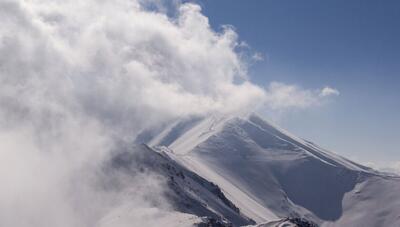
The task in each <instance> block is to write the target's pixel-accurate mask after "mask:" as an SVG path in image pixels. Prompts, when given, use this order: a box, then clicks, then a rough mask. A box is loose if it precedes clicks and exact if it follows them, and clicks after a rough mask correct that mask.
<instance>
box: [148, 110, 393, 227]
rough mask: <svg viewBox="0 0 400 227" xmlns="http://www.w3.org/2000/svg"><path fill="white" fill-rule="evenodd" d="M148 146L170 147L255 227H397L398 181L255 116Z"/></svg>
mask: <svg viewBox="0 0 400 227" xmlns="http://www.w3.org/2000/svg"><path fill="white" fill-rule="evenodd" d="M166 138H168V139H166ZM149 144H150V145H151V146H154V147H168V150H170V152H166V153H165V154H166V155H168V156H169V157H170V158H171V159H172V160H175V161H177V162H178V163H181V164H182V165H184V166H186V167H187V168H188V169H191V170H192V171H194V172H196V173H197V174H199V175H200V176H202V177H204V178H206V179H208V180H209V181H212V182H214V183H216V184H217V185H218V186H219V187H221V189H222V191H223V192H224V193H225V194H226V196H227V198H228V199H229V200H231V201H232V202H233V203H234V204H235V205H236V206H237V207H238V208H239V209H240V210H241V212H242V213H243V214H245V215H246V216H248V217H250V218H252V219H253V220H255V221H256V222H257V223H262V222H268V221H271V220H277V219H279V218H284V217H303V218H306V219H308V220H310V221H313V222H316V223H318V224H320V225H322V226H400V217H399V216H398V214H399V213H400V195H398V193H397V192H399V190H398V189H400V181H399V179H398V178H396V177H391V176H386V175H383V174H381V173H378V172H376V171H374V170H372V169H369V168H367V167H364V166H362V165H359V164H356V163H354V162H352V161H349V160H347V159H345V158H342V157H340V156H338V155H335V154H333V153H330V152H328V151H326V150H324V149H322V148H320V147H318V146H316V145H315V144H313V143H311V142H307V141H304V140H302V139H299V138H297V137H295V136H293V135H290V134H289V133H287V132H285V131H284V130H282V129H279V128H278V127H276V126H274V125H272V124H270V123H268V122H266V121H264V120H263V119H261V118H260V117H258V116H256V115H250V116H247V117H240V118H239V117H210V118H205V119H196V120H189V121H185V122H179V123H176V124H174V125H173V126H171V127H169V128H167V129H166V130H164V131H163V132H162V133H161V134H159V136H157V137H155V138H154V139H152V140H151V141H149ZM377 204H384V206H383V205H382V206H379V207H377Z"/></svg>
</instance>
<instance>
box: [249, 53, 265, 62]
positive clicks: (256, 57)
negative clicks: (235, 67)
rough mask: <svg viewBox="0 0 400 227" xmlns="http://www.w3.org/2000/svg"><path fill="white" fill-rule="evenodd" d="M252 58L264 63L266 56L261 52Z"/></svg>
mask: <svg viewBox="0 0 400 227" xmlns="http://www.w3.org/2000/svg"><path fill="white" fill-rule="evenodd" d="M251 58H252V59H253V60H254V61H264V56H263V55H262V54H261V53H260V52H255V53H254V54H253V56H251Z"/></svg>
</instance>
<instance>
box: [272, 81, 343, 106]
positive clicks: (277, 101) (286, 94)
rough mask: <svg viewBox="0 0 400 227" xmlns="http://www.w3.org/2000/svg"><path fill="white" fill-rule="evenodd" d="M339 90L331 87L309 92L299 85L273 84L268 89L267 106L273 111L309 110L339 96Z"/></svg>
mask: <svg viewBox="0 0 400 227" xmlns="http://www.w3.org/2000/svg"><path fill="white" fill-rule="evenodd" d="M339 94H340V93H339V91H338V90H336V89H333V88H331V87H324V88H323V89H317V90H309V89H303V88H301V87H299V86H297V85H289V84H284V83H280V82H272V83H270V84H269V86H268V87H267V88H266V95H265V105H266V106H267V108H269V109H271V110H277V111H281V110H287V109H293V108H299V109H304V108H309V107H312V106H319V105H321V104H322V103H323V101H324V100H325V99H326V98H327V97H329V96H338V95H339Z"/></svg>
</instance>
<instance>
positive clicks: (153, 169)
mask: <svg viewBox="0 0 400 227" xmlns="http://www.w3.org/2000/svg"><path fill="white" fill-rule="evenodd" d="M119 150H120V151H119V152H118V153H117V154H116V155H115V157H114V158H113V159H112V162H111V163H110V165H108V167H107V168H108V169H107V170H106V172H107V173H108V174H109V175H110V176H113V175H114V176H120V175H121V173H122V175H123V176H130V177H132V176H135V175H140V174H142V175H144V176H145V177H146V175H149V176H150V175H152V176H154V175H156V176H157V177H159V178H160V182H161V183H165V184H163V187H164V188H163V191H164V194H163V196H162V197H163V198H166V200H167V203H168V204H169V205H171V207H170V208H169V209H161V210H159V209H158V208H159V207H160V206H159V205H157V203H160V202H158V201H155V204H154V207H146V208H144V209H137V208H136V207H135V209H134V210H133V211H132V208H130V207H129V203H128V207H126V208H124V207H123V208H121V209H118V210H117V211H118V212H115V214H111V215H109V216H108V217H106V218H105V220H102V222H101V223H102V225H100V226H103V225H104V226H113V225H114V224H115V225H114V226H120V223H125V222H127V223H130V222H129V220H130V219H132V220H141V219H146V218H145V217H146V216H147V217H149V216H151V215H152V214H153V217H156V216H157V217H160V218H162V219H161V220H160V222H161V223H164V224H165V223H170V222H171V223H173V220H176V221H177V222H179V223H181V224H179V225H178V223H176V226H191V225H189V224H188V223H192V224H193V223H196V222H197V223H202V222H205V223H207V222H208V221H209V220H215V222H217V223H221V224H225V225H228V224H230V223H231V222H232V223H234V224H235V225H248V224H254V223H255V222H254V221H253V220H251V219H249V218H247V217H246V216H245V215H243V214H242V213H241V212H240V210H239V209H238V208H237V207H236V206H235V205H234V204H233V203H232V202H231V201H230V200H228V199H227V198H226V197H225V195H224V193H223V192H222V191H221V190H220V188H219V187H218V186H217V185H215V184H213V183H211V182H209V181H207V180H205V179H204V178H202V177H200V176H199V175H197V174H196V173H194V172H192V171H190V170H188V169H187V168H186V167H184V166H182V165H180V164H179V163H177V162H176V161H174V160H172V159H170V158H169V157H168V156H167V155H165V151H164V150H158V151H155V150H153V149H152V148H150V147H148V146H146V145H138V146H134V147H121V148H120V149H119ZM130 177H128V178H126V179H125V178H124V180H131V179H132V180H135V179H134V178H130ZM108 179H110V178H108ZM139 179H140V178H139ZM110 182H112V179H111V181H110ZM110 182H109V184H110ZM137 183H138V182H136V184H137ZM111 184H112V185H115V183H111ZM139 184H140V183H139ZM117 185H118V181H117ZM128 185H129V184H128ZM148 190H152V189H151V188H149V189H148ZM150 196H151V195H150ZM157 214H158V215H157ZM189 214H192V215H189ZM193 215H195V216H193ZM142 216H143V218H141V217H142ZM196 216H197V217H204V218H206V219H204V218H203V219H204V220H203V219H200V218H197V219H196V218H194V217H196ZM117 217H118V218H117ZM121 217H123V218H121ZM174 217H175V219H174ZM148 219H149V218H148ZM150 219H151V218H150ZM199 220H200V221H199ZM160 222H155V221H153V222H152V221H148V222H145V223H146V226H159V223H160ZM103 223H105V224H103ZM157 223H158V224H157ZM152 224H154V225H152ZM167 226H168V225H167ZM169 226H174V225H169Z"/></svg>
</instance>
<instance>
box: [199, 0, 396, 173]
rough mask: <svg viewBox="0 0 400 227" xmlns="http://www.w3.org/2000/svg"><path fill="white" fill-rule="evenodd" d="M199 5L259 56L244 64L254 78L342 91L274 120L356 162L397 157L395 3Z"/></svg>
mask: <svg viewBox="0 0 400 227" xmlns="http://www.w3.org/2000/svg"><path fill="white" fill-rule="evenodd" d="M198 3H199V4H200V5H201V6H202V8H203V13H204V14H205V15H206V16H207V17H208V18H209V20H210V24H211V25H212V27H213V28H214V29H216V30H219V29H221V25H224V24H230V25H233V26H234V27H235V28H236V31H237V33H238V35H239V38H240V40H242V41H245V42H246V43H248V44H249V45H250V46H251V48H252V49H253V50H254V51H258V52H260V53H261V54H262V55H263V56H264V59H265V60H264V61H261V62H257V63H255V64H254V65H253V66H252V67H251V68H250V72H249V74H250V78H251V80H252V81H253V82H255V83H257V84H259V85H260V86H267V85H268V84H269V83H270V82H271V81H280V82H283V83H287V84H296V85H298V86H301V87H303V88H307V89H317V88H321V87H323V86H327V85H328V86H331V87H334V88H336V89H338V90H339V91H340V96H338V97H335V98H334V100H331V101H330V102H329V103H326V104H325V105H323V106H318V107H312V108H308V109H304V110H296V111H292V112H287V113H285V114H284V116H281V117H280V118H279V124H281V125H282V126H283V127H285V128H286V129H288V130H289V131H291V132H293V133H295V134H297V135H299V136H301V137H303V138H306V139H310V140H312V141H314V142H316V143H318V144H320V145H322V146H323V147H326V148H328V149H330V150H334V151H335V152H337V153H339V154H342V155H345V156H347V157H349V158H352V159H355V160H357V161H362V162H373V163H375V164H377V165H380V166H385V165H391V163H392V162H394V161H398V160H400V152H399V149H400V148H399V145H400V133H399V129H400V120H399V116H400V101H399V98H400V2H399V1H395V0H387V1H371V0H351V1H348V0H329V1H320V0H308V1H296V0H283V1H282V0H268V1H255V0H248V1H232V0H205V1H198ZM266 115H267V117H268V113H266ZM271 117H272V116H271Z"/></svg>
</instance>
